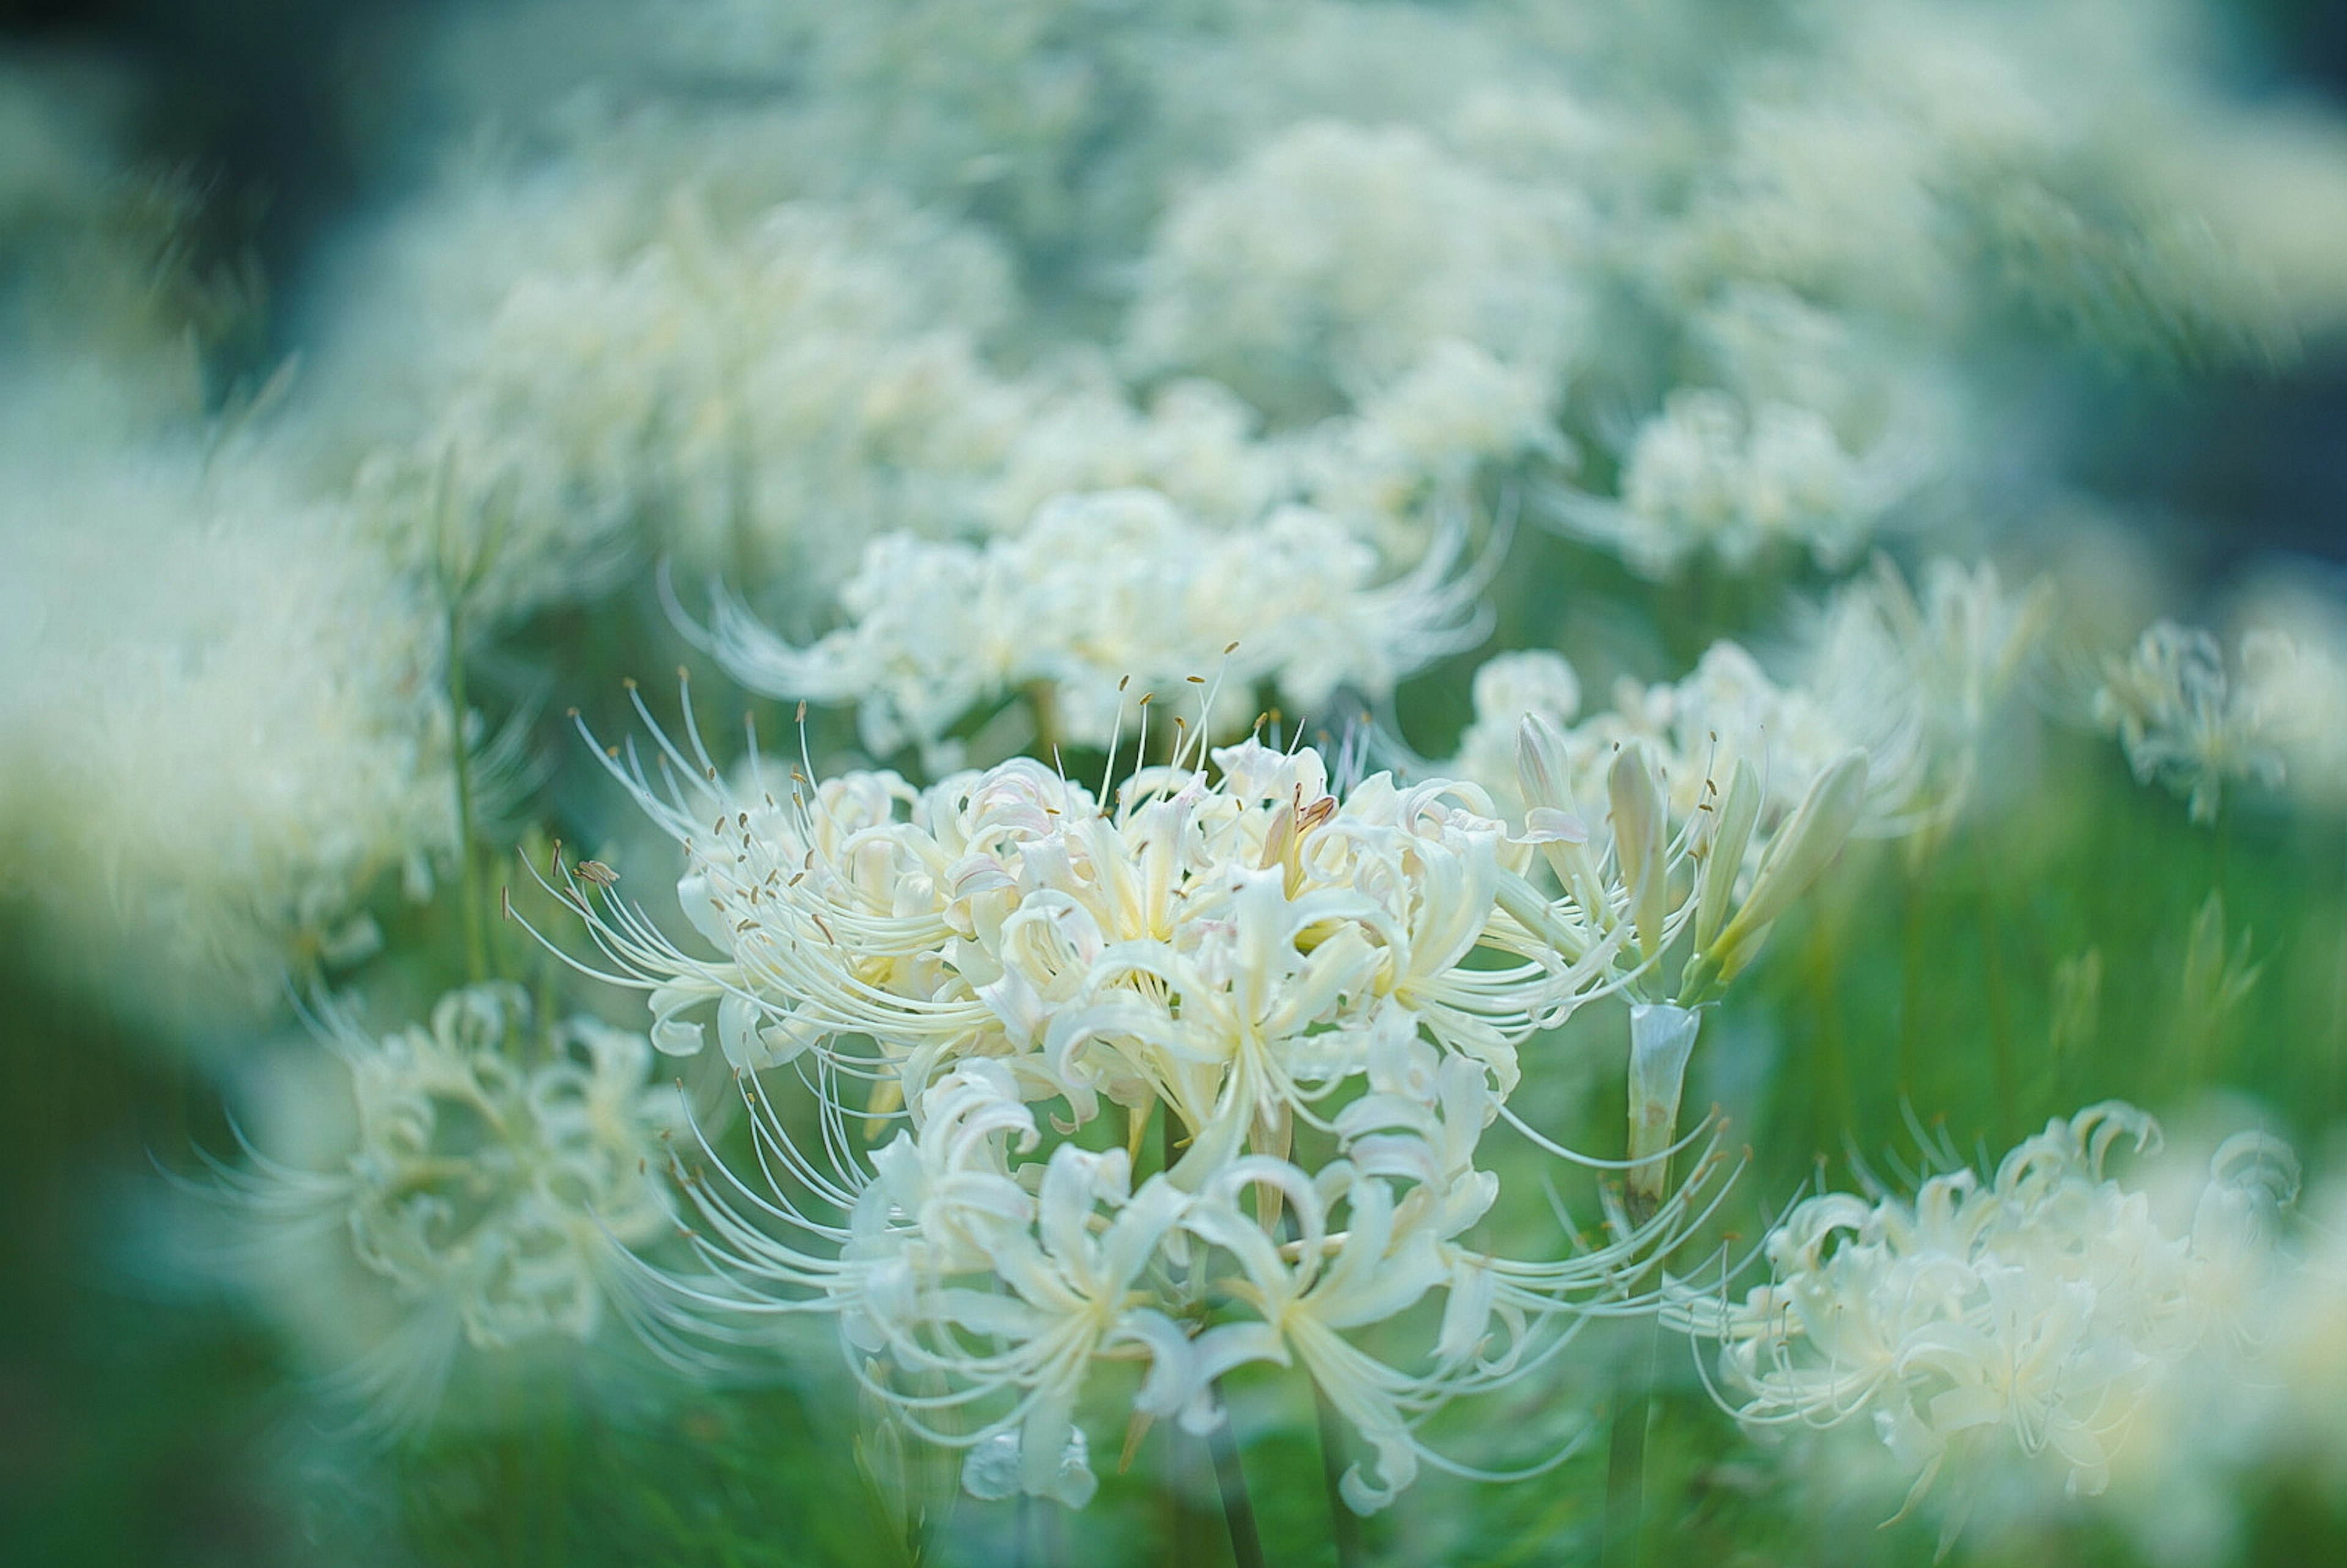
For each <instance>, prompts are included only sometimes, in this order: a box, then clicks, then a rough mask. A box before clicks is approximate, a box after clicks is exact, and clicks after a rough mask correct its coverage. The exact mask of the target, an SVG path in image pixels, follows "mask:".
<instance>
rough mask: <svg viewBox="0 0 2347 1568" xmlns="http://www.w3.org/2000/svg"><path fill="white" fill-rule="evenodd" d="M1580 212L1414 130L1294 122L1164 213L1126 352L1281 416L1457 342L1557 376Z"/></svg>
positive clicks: (1407, 368) (1571, 342)
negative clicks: (1187, 371) (1186, 371)
mask: <svg viewBox="0 0 2347 1568" xmlns="http://www.w3.org/2000/svg"><path fill="white" fill-rule="evenodd" d="M1585 225H1586V217H1585V214H1584V213H1583V210H1582V207H1581V205H1580V203H1579V202H1578V200H1576V199H1575V198H1574V197H1573V195H1572V194H1571V193H1570V192H1566V191H1561V190H1557V189H1555V188H1547V187H1536V186H1520V185H1515V184H1513V183H1512V182H1510V181H1508V180H1505V179H1500V178H1498V177H1496V176H1494V175H1491V174H1490V173H1487V172H1485V171H1484V170H1482V169H1478V168H1476V167H1475V166H1474V165H1472V164H1471V163H1468V162H1465V161H1464V160H1462V159H1456V158H1454V157H1452V156H1450V155H1449V154H1447V153H1445V152H1444V151H1442V150H1441V149H1440V148H1439V147H1437V146H1436V145H1435V144H1434V143H1433V141H1432V140H1431V139H1430V138H1428V137H1426V136H1425V135H1423V134H1422V133H1420V132H1419V131H1417V130H1414V129H1411V128H1406V127H1392V128H1365V127H1359V126H1352V125H1346V124H1342V123H1339V122H1337V121H1326V120H1324V121H1314V122H1308V123H1306V124H1303V125H1299V126H1296V127H1295V128H1292V129H1289V130H1286V131H1285V132H1283V133H1282V134H1281V135H1279V136H1278V137H1276V138H1274V139H1272V140H1271V141H1270V142H1268V143H1267V144H1266V145H1265V146H1263V147H1262V148H1260V149H1256V150H1255V152H1254V153H1253V154H1252V155H1251V156H1249V157H1248V158H1246V159H1245V160H1244V161H1242V162H1241V163H1240V164H1238V165H1237V166H1236V167H1235V169H1231V170H1230V171H1229V172H1228V173H1226V174H1225V175H1224V176H1223V177H1222V178H1221V179H1217V180H1214V181H1211V182H1208V183H1206V184H1204V185H1202V186H1200V187H1199V188H1198V189H1197V190H1194V191H1193V192H1191V193H1190V194H1189V195H1188V196H1187V197H1185V198H1184V200H1181V201H1180V202H1178V203H1176V204H1175V205H1174V206H1173V209H1172V210H1170V211H1169V212H1168V213H1167V215H1166V218H1165V220H1164V223H1163V228H1162V230H1161V231H1160V232H1159V235H1158V239H1157V242H1156V244H1155V246H1154V248H1153V251H1152V252H1151V254H1150V256H1149V258H1148V259H1147V261H1145V262H1144V263H1143V285H1142V292H1141V296H1140V298H1139V300H1138V301H1137V302H1136V303H1135V305H1134V309H1133V317H1132V321H1131V324H1130V327H1129V329H1128V333H1129V345H1130V352H1131V353H1132V354H1133V356H1134V358H1135V360H1136V361H1137V362H1139V363H1141V364H1145V365H1148V366H1152V367H1156V366H1163V367H1167V368H1173V367H1189V368H1194V369H1196V370H1199V371H1202V372H1204V373H1205V374H1212V375H1214V376H1216V377H1217V378H1218V379H1221V380H1223V381H1225V382H1227V383H1228V384H1231V385H1232V386H1234V387H1235V388H1236V389H1237V390H1238V391H1239V392H1240V393H1241V395H1245V396H1247V397H1249V398H1250V399H1251V400H1253V401H1255V402H1256V403H1257V404H1258V405H1262V406H1264V407H1266V408H1268V409H1273V410H1276V411H1280V412H1282V413H1290V412H1291V411H1293V412H1302V413H1307V414H1308V413H1317V412H1322V411H1325V410H1326V409H1327V407H1328V406H1329V400H1330V396H1331V394H1332V393H1337V394H1350V393H1353V392H1354V391H1355V389H1357V388H1364V387H1374V386H1378V385H1381V384H1388V383H1389V382H1392V381H1395V380H1397V379H1398V378H1400V377H1403V376H1405V375H1407V374H1409V373H1410V372H1412V371H1413V370H1415V369H1416V368H1417V367H1418V366H1419V364H1421V363H1423V362H1424V361H1426V360H1427V358H1428V357H1429V355H1430V354H1436V353H1439V352H1440V353H1450V352H1455V351H1450V350H1447V349H1445V347H1444V345H1445V344H1446V343H1449V342H1450V341H1453V340H1456V341H1458V342H1461V343H1465V344H1468V345H1471V347H1473V348H1475V349H1480V350H1481V351H1483V352H1485V353H1486V354H1490V355H1491V356H1493V357H1494V358H1495V359H1496V360H1498V361H1499V362H1500V363H1501V364H1505V365H1509V366H1514V367H1520V368H1521V369H1522V370H1523V371H1525V372H1527V373H1530V374H1532V375H1534V376H1536V377H1537V376H1545V377H1549V378H1552V379H1553V378H1554V377H1556V376H1557V375H1559V374H1561V373H1562V371H1563V368H1564V367H1565V366H1566V365H1567V364H1569V363H1570V362H1571V361H1572V359H1573V356H1574V354H1575V353H1576V352H1577V350H1578V348H1579V346H1580V339H1581V336H1582V333H1583V317H1584V315H1585V313H1586V305H1585V303H1584V301H1583V293H1582V290H1581V289H1580V288H1579V287H1577V286H1576V284H1575V282H1574V278H1575V269H1576V266H1577V265H1578V263H1579V261H1580V259H1581V255H1582V252H1583V249H1584V246H1585V241H1584V240H1583V230H1584V228H1585ZM1533 406H1537V402H1536V401H1535V402H1534V404H1533Z"/></svg>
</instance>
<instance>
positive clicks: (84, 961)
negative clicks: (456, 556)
mask: <svg viewBox="0 0 2347 1568" xmlns="http://www.w3.org/2000/svg"><path fill="white" fill-rule="evenodd" d="M0 426H5V427H4V428H0V463H5V465H6V466H7V467H8V469H9V473H10V483H9V485H8V486H7V487H6V490H5V495H0V548H5V552H6V554H7V557H8V560H9V569H8V571H7V572H6V574H5V576H4V577H0V651H5V653H6V655H7V657H8V663H9V666H10V668H11V669H12V670H13V671H15V679H14V680H12V682H10V684H9V689H8V692H7V695H6V697H5V700H0V712H5V718H6V723H7V729H8V733H9V736H10V743H9V746H8V748H7V756H6V760H5V763H0V845H5V862H6V866H7V876H8V879H9V881H10V883H11V884H12V886H9V887H8V889H7V891H8V892H9V893H10V894H11V895H12V896H15V897H28V898H30V899H32V900H33V901H34V902H35V904H36V906H37V907H41V908H43V909H44V910H45V911H46V916H47V919H46V922H45V924H46V926H47V927H48V928H49V934H50V939H51V940H53V941H54V942H55V943H56V945H57V947H58V948H59V949H60V954H61V956H63V957H66V958H68V959H72V958H73V956H74V955H75V954H76V953H77V952H78V953H80V954H81V955H82V957H81V958H80V959H78V960H75V961H74V962H72V963H71V964H70V965H69V967H73V968H80V967H83V966H84V965H88V967H90V968H103V967H104V965H106V964H108V963H111V962H112V961H113V956H114V955H118V954H120V953H123V952H126V951H133V950H135V951H137V952H138V954H140V955H141V961H142V962H147V963H151V962H153V961H154V960H156V959H157V958H160V959H161V960H162V961H163V962H164V964H165V965H166V966H167V972H168V973H169V974H170V975H171V976H172V977H173V978H172V981H171V983H170V984H169V985H168V986H165V987H162V988H159V989H158V991H157V993H156V994H155V995H152V996H149V997H146V998H141V999H137V1000H138V1003H139V1005H142V1006H154V1007H158V1008H162V1009H171V1008H176V1007H180V1006H182V1005H192V1010H195V1011H197V1012H199V1013H200V1012H201V1011H202V1010H204V1009H205V1008H206V1007H207V1006H209V1005H211V1004H213V1003H219V1004H228V1005H233V1006H236V1007H240V1008H241V1007H242V1006H245V1005H248V1004H249V1002H250V999H251V997H253V996H259V997H262V998H268V997H273V996H275V995H277V994H278V993H279V992H280V990H281V989H282V985H283V977H284V975H285V972H286V970H287V968H288V967H289V966H291V967H292V968H294V969H296V970H297V971H298V970H300V969H302V968H306V967H308V966H309V965H311V964H313V963H314V962H315V961H316V960H317V959H319V958H321V957H324V958H334V957H336V956H340V957H343V958H348V957H351V956H353V955H354V954H355V953H358V952H363V951H364V949H365V948H367V947H368V946H370V945H371V944H372V942H373V940H374V938H373V929H374V928H373V926H372V924H371V923H370V922H369V921H368V920H367V919H366V918H365V917H364V913H363V907H364V901H365V899H366V897H367V895H368V893H369V892H370V890H371V888H372V886H373V884H374V882H375V881H376V880H377V879H378V878H379V877H381V876H384V874H386V873H398V874H401V875H403V876H404V877H405V881H406V882H407V884H408V885H409V886H410V888H411V889H412V890H421V889H422V888H425V887H428V886H429V885H430V882H431V880H432V876H433V873H434V867H435V865H436V862H438V861H440V860H441V859H442V858H443V857H444V856H446V854H447V853H448V852H449V850H450V848H451V847H452V845H453V842H454V836H455V822H454V816H455V806H454V796H453V793H452V791H451V790H450V788H449V785H448V774H447V759H448V755H449V748H450V745H451V743H452V739H453V728H454V727H453V725H452V723H451V722H450V718H449V714H448V709H447V702H446V696H445V694H444V692H443V691H442V689H441V682H440V671H441V663H440V660H441V655H442V648H441V636H440V630H439V628H438V626H437V624H436V621H435V620H434V619H433V617H432V616H431V615H430V613H429V611H428V610H427V609H426V607H425V605H424V604H423V602H422V601H421V600H420V599H419V598H418V597H417V596H415V594H414V593H412V592H410V591H408V590H407V589H406V588H405V586H404V585H403V584H401V583H400V582H399V581H398V580H397V579H395V577H394V576H393V574H392V573H391V571H390V569H389V568H388V566H387V565H386V563H384V561H383V559H381V557H380V556H379V555H378V554H377V553H376V552H375V551H374V550H373V549H371V548H368V546H367V545H366V543H365V541H364V540H363V539H361V538H358V537H356V533H355V530H354V528H353V526H352V523H351V520H350V518H349V517H348V515H347V514H346V513H344V512H342V511H340V510H338V509H336V508H334V507H327V506H322V505H317V504H314V503H310V502H306V501H304V500H302V499H301V498H300V497H299V496H298V494H297V492H296V490H295V487H293V486H292V484H290V483H289V481H288V480H287V479H286V477H284V475H283V474H282V472H281V471H280V466H279V465H278V464H276V463H275V462H274V461H272V456H271V454H270V453H269V452H268V450H267V449H266V448H263V447H260V446H254V445H252V444H250V443H246V442H242V441H231V442H229V443H226V444H224V445H223V446H221V447H220V449H218V450H215V451H212V452H210V453H207V452H206V451H204V450H203V449H202V447H201V446H200V445H199V444H198V443H197V442H196V440H195V439H194V438H193V436H188V437H186V438H184V439H182V440H180V441H178V442H172V441H169V440H164V439H160V438H154V439H138V440H132V439H129V438H127V437H126V438H124V439H121V440H119V441H117V442H113V443H109V442H108V441H107V440H106V439H105V438H104V437H103V435H102V434H101V433H98V432H94V431H91V430H87V429H79V428H77V429H70V430H63V429H60V428H58V426H57V424H56V419H55V418H54V417H53V416H51V415H48V414H46V413H44V414H43V415H40V416H36V415H35V414H34V412H33V411H32V410H30V409H28V408H26V407H23V406H18V405H11V406H7V407H5V408H0ZM92 955H97V956H99V958H98V962H97V964H94V965H91V964H88V959H89V958H90V957H91V956H92Z"/></svg>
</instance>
